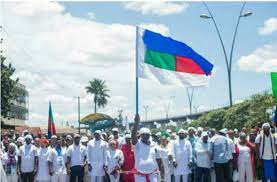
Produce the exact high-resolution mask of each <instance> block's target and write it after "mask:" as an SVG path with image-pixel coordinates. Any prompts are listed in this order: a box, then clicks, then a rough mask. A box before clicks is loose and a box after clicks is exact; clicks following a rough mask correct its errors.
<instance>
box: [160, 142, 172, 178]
mask: <svg viewBox="0 0 277 182" xmlns="http://www.w3.org/2000/svg"><path fill="white" fill-rule="evenodd" d="M159 150H160V154H161V159H162V163H163V167H164V175H165V176H164V178H165V179H164V180H165V181H166V182H170V181H171V174H172V171H171V162H170V160H169V159H168V156H169V154H170V149H169V147H168V146H167V147H166V148H164V147H160V149H159Z"/></svg>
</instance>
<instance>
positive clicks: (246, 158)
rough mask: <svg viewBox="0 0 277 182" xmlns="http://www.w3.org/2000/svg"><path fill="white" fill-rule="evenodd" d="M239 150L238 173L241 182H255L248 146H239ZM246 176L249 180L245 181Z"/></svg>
mask: <svg viewBox="0 0 277 182" xmlns="http://www.w3.org/2000/svg"><path fill="white" fill-rule="evenodd" d="M237 146H238V148H239V156H238V173H239V182H253V171H252V164H251V153H250V152H251V151H250V149H249V147H247V146H246V145H240V144H239V143H238V144H237ZM245 175H246V178H247V180H246V181H245V180H244V177H245Z"/></svg>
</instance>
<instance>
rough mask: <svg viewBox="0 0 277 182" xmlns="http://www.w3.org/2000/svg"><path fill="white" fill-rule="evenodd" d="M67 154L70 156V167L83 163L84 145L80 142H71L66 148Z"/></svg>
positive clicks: (84, 156)
mask: <svg viewBox="0 0 277 182" xmlns="http://www.w3.org/2000/svg"><path fill="white" fill-rule="evenodd" d="M67 156H68V157H70V158H71V160H70V167H72V166H81V165H84V164H85V160H86V156H87V151H86V147H85V146H83V145H82V144H79V145H75V144H72V145H70V146H69V147H68V149H67Z"/></svg>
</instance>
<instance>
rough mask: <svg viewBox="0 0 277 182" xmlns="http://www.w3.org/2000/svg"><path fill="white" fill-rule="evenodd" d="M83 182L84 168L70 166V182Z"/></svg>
mask: <svg viewBox="0 0 277 182" xmlns="http://www.w3.org/2000/svg"><path fill="white" fill-rule="evenodd" d="M77 179H78V182H84V167H83V166H72V167H71V168H70V177H69V181H70V182H76V180H77Z"/></svg>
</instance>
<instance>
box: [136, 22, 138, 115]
mask: <svg viewBox="0 0 277 182" xmlns="http://www.w3.org/2000/svg"><path fill="white" fill-rule="evenodd" d="M138 31H139V30H138V26H137V27H136V115H137V114H138V112H139V110H138V105H139V103H138V102H139V101H138V97H139V96H138V36H139V33H138Z"/></svg>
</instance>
